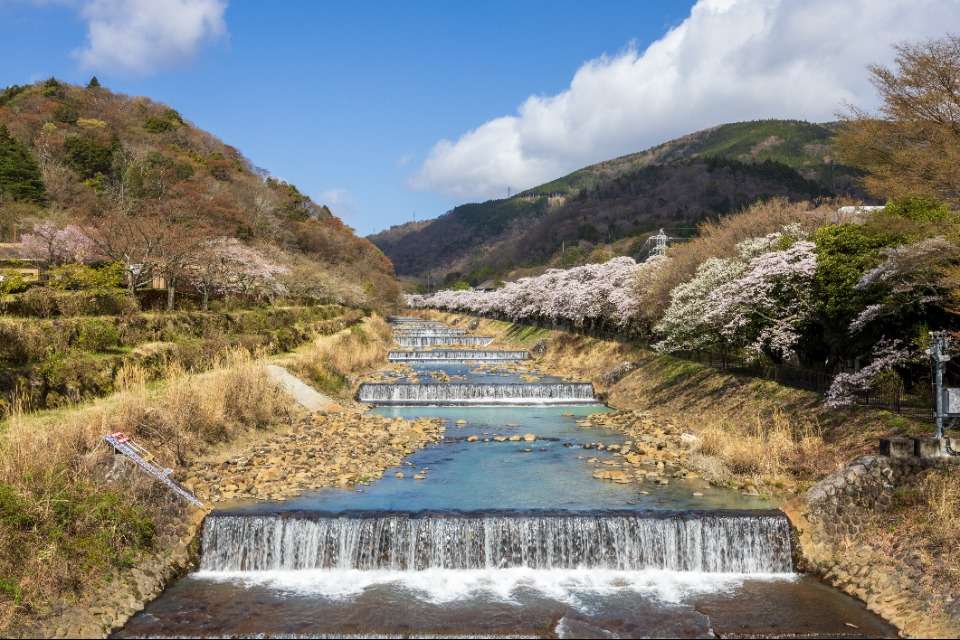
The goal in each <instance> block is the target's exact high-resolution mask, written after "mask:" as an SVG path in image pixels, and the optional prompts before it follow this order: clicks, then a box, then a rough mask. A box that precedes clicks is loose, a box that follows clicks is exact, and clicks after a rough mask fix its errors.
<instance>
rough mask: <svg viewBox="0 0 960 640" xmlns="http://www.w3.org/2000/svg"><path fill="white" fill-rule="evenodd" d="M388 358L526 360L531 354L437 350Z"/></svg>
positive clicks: (398, 354) (406, 359) (390, 355)
mask: <svg viewBox="0 0 960 640" xmlns="http://www.w3.org/2000/svg"><path fill="white" fill-rule="evenodd" d="M387 357H388V358H389V359H390V360H391V361H394V362H403V361H409V360H414V361H420V360H526V359H527V358H529V357H530V354H529V353H527V352H526V351H460V350H457V349H437V350H436V351H391V352H390V354H389V355H388V356H387Z"/></svg>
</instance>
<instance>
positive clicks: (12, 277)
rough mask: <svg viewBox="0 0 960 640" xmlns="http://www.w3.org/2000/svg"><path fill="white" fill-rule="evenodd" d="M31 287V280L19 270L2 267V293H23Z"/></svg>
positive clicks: (0, 287)
mask: <svg viewBox="0 0 960 640" xmlns="http://www.w3.org/2000/svg"><path fill="white" fill-rule="evenodd" d="M29 287H30V280H27V279H26V278H24V277H23V276H22V275H20V274H19V273H18V272H16V271H4V270H3V269H0V295H5V294H10V293H22V292H24V291H26V290H27V289H28V288H29Z"/></svg>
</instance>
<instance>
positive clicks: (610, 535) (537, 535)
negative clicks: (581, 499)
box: [201, 511, 793, 574]
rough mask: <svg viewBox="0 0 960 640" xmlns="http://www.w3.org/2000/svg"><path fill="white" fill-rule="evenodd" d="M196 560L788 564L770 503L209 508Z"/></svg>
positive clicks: (714, 568) (274, 564) (667, 566)
mask: <svg viewBox="0 0 960 640" xmlns="http://www.w3.org/2000/svg"><path fill="white" fill-rule="evenodd" d="M202 545H203V547H202V560H201V569H203V570H208V571H268V570H305V569H359V570H375V569H384V570H392V571H419V570H424V569H506V568H512V567H526V568H531V569H540V570H546V569H612V570H620V571H633V570H644V569H661V570H670V571H684V572H694V571H695V572H707V573H748V574H750V573H790V572H792V570H793V564H792V554H791V545H790V525H789V522H788V521H787V518H786V516H784V515H783V514H782V513H780V512H778V511H760V512H722V511H711V512H684V513H669V514H666V515H662V514H658V513H656V512H651V513H633V512H619V511H618V512H610V513H604V512H597V513H586V514H578V513H564V512H560V513H554V514H508V513H491V514H478V515H473V514H469V513H467V514H443V515H440V514H419V513H375V514H370V515H369V516H366V517H365V516H363V515H360V517H357V514H350V515H347V514H322V513H290V514H270V515H216V514H214V515H212V516H209V517H208V518H207V520H206V522H205V524H204V528H203V536H202Z"/></svg>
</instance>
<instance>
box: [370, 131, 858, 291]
mask: <svg viewBox="0 0 960 640" xmlns="http://www.w3.org/2000/svg"><path fill="white" fill-rule="evenodd" d="M836 126H837V125H836V124H835V123H826V124H816V123H809V122H803V121H797V120H759V121H752V122H738V123H731V124H724V125H720V126H717V127H713V128H710V129H705V130H703V131H698V132H696V133H692V134H689V135H686V136H683V137H680V138H677V139H675V140H671V141H668V142H665V143H663V144H660V145H657V146H655V147H652V148H650V149H647V150H645V151H641V152H639V153H633V154H629V155H625V156H621V157H619V158H614V159H612V160H607V161H604V162H599V163H597V164H593V165H590V166H588V167H584V168H583V169H579V170H577V171H574V172H573V173H571V174H569V175H567V176H564V177H561V178H558V179H556V180H552V181H550V182H547V183H545V184H542V185H539V186H537V187H533V188H531V189H527V190H525V191H523V192H520V193H518V194H516V195H515V196H513V197H511V198H506V199H501V200H489V201H487V202H483V203H472V204H464V205H460V206H458V207H456V208H454V209H453V210H451V211H449V212H447V213H445V214H443V215H442V216H440V217H438V218H435V219H433V220H429V221H421V222H416V223H407V224H405V225H397V226H394V227H391V228H390V229H388V230H386V231H383V232H380V233H377V234H373V235H371V236H368V238H369V239H370V240H371V241H372V242H374V244H376V245H377V246H378V247H380V249H381V250H383V252H384V253H385V254H386V255H387V256H388V257H390V259H391V260H393V262H394V265H395V266H396V269H397V272H398V273H399V274H401V275H407V276H415V277H423V276H424V275H426V274H431V275H432V276H434V277H435V278H441V279H443V278H445V279H446V280H447V281H451V280H453V279H458V278H466V279H468V280H470V281H472V282H474V283H475V282H476V281H478V280H479V279H483V278H487V277H490V276H492V275H499V274H505V273H508V272H511V271H513V270H515V269H518V268H523V267H535V266H537V265H543V264H547V263H549V262H550V261H551V259H555V256H556V254H557V253H558V251H563V252H564V254H566V252H567V251H571V250H572V251H574V252H579V253H580V254H583V253H589V251H590V250H591V249H592V248H594V247H596V246H599V245H604V244H610V243H614V242H617V241H618V240H622V239H624V238H629V237H633V236H642V235H643V234H647V233H650V232H652V231H654V230H655V229H656V228H658V227H660V226H665V227H673V228H680V227H692V226H694V225H696V224H697V223H698V222H700V221H702V220H703V219H704V218H706V217H709V216H717V215H723V214H725V213H729V212H732V211H735V210H737V209H740V208H742V207H744V206H746V205H748V204H751V203H752V202H754V201H756V200H758V199H763V198H769V197H785V198H788V199H790V200H806V199H813V198H817V197H822V196H835V195H851V196H856V197H861V196H862V195H863V194H862V193H861V191H860V189H859V187H858V186H857V183H856V176H857V174H856V172H855V171H854V170H853V169H851V168H849V167H845V166H842V165H836V164H835V163H834V162H833V157H832V151H831V147H830V140H831V138H832V136H833V134H834V131H835V129H836Z"/></svg>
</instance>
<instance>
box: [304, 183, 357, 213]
mask: <svg viewBox="0 0 960 640" xmlns="http://www.w3.org/2000/svg"><path fill="white" fill-rule="evenodd" d="M313 200H314V202H318V203H320V204H325V205H327V206H328V207H330V210H331V211H333V213H334V215H336V216H338V217H340V218H342V219H345V220H347V219H351V218H353V217H355V216H356V215H357V211H356V207H357V202H356V199H355V198H354V197H353V194H352V193H350V191H349V190H347V189H339V188H336V189H327V190H325V191H321V192H320V193H318V194H317V196H316V197H315V198H314V199H313Z"/></svg>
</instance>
